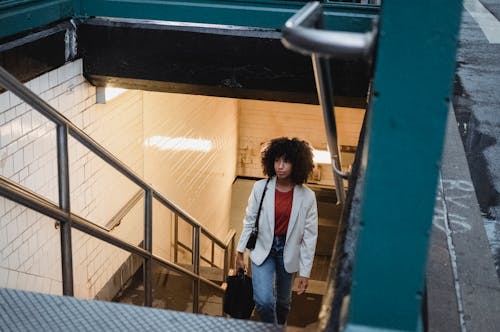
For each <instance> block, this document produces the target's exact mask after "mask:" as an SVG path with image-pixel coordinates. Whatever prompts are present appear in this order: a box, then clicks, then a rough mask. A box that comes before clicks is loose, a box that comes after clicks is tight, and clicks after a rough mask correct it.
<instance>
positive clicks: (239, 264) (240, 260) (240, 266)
mask: <svg viewBox="0 0 500 332" xmlns="http://www.w3.org/2000/svg"><path fill="white" fill-rule="evenodd" d="M234 265H235V267H236V271H239V270H243V271H246V267H245V259H244V256H243V253H242V252H238V253H236V261H235V264H234Z"/></svg>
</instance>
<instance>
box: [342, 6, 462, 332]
mask: <svg viewBox="0 0 500 332" xmlns="http://www.w3.org/2000/svg"><path fill="white" fill-rule="evenodd" d="M461 12H462V2H461V1H432V0H422V1H406V2H404V3H401V1H395V0H384V1H383V4H382V9H381V15H380V20H381V21H380V35H379V44H378V54H377V63H376V69H375V81H374V87H373V99H372V104H371V108H370V111H369V113H368V127H367V137H366V139H367V140H366V142H367V144H366V146H365V150H364V151H363V161H362V169H363V170H362V171H363V172H364V174H365V182H364V187H363V201H362V205H361V230H360V234H359V238H358V243H357V250H356V256H355V265H354V274H353V285H352V290H351V298H350V303H349V310H348V318H347V319H348V323H347V325H346V328H345V331H349V332H351V331H375V330H377V331H379V330H384V331H386V330H387V331H420V330H421V329H422V326H421V322H420V313H421V303H422V291H423V286H424V275H425V264H426V258H427V250H428V241H429V236H430V229H431V226H432V216H433V209H434V203H435V192H436V184H437V178H438V172H439V165H440V160H441V153H442V148H443V144H444V132H445V126H446V118H447V114H448V107H449V102H450V99H449V98H450V95H451V92H452V86H453V77H454V70H455V55H456V48H457V40H458V33H459V26H460V18H461Z"/></svg>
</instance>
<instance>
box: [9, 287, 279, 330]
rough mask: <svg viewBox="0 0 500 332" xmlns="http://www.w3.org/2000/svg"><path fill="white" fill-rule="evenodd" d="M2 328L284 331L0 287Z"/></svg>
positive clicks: (208, 317)
mask: <svg viewBox="0 0 500 332" xmlns="http://www.w3.org/2000/svg"><path fill="white" fill-rule="evenodd" d="M0 331H71V332H76V331H120V332H123V331H175V332H184V331H186V332H192V331H210V332H212V331H284V327H281V326H274V325H271V324H265V323H260V322H254V321H249V320H238V319H231V318H223V317H212V316H206V315H196V314H192V313H186V312H178V311H170V310H161V309H152V308H146V307H138V306H133V305H126V304H118V303H111V302H101V301H95V300H81V299H76V298H73V297H67V296H57V295H47V294H38V293H32V292H25V291H19V290H14V289H6V288H0Z"/></svg>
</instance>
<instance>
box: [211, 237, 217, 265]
mask: <svg viewBox="0 0 500 332" xmlns="http://www.w3.org/2000/svg"><path fill="white" fill-rule="evenodd" d="M214 261H215V243H214V240H212V257H211V258H210V262H211V264H212V266H216V265H215V262H214Z"/></svg>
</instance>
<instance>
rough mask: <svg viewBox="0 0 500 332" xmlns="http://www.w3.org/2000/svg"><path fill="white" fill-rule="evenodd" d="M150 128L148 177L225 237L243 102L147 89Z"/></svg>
mask: <svg viewBox="0 0 500 332" xmlns="http://www.w3.org/2000/svg"><path fill="white" fill-rule="evenodd" d="M144 130H145V137H144V138H145V139H144V142H145V145H146V148H145V155H144V156H145V170H144V174H145V178H146V179H147V181H148V182H150V183H155V187H156V188H158V190H159V191H160V192H162V193H163V195H164V196H165V197H168V198H169V199H172V200H173V201H174V202H175V203H176V204H177V205H178V206H179V207H181V208H182V209H184V210H185V211H189V213H190V214H191V216H193V217H194V218H195V219H196V220H198V221H199V222H200V223H201V224H203V225H204V226H205V227H207V228H209V229H210V230H211V231H212V232H213V233H214V234H215V235H216V236H218V237H219V238H222V239H224V238H225V236H226V234H227V232H228V224H229V210H230V209H229V207H230V203H231V184H232V182H233V180H234V178H235V164H236V145H237V138H238V135H237V101H236V100H233V99H225V98H216V97H207V96H193V95H180V94H168V93H157V92H144ZM201 249H202V252H203V251H204V250H208V248H201Z"/></svg>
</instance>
